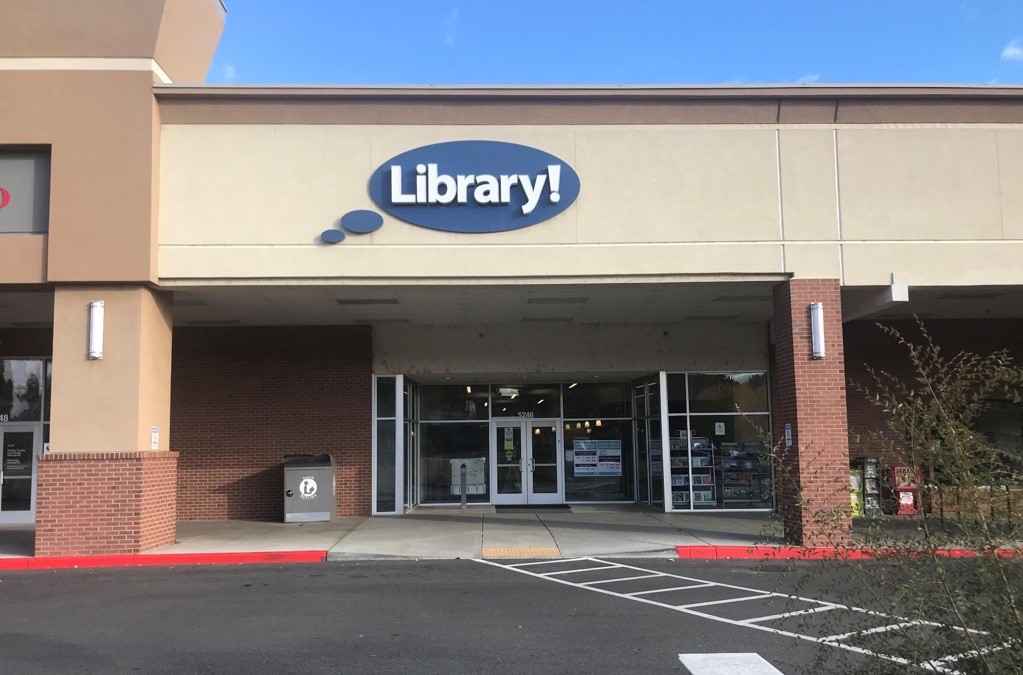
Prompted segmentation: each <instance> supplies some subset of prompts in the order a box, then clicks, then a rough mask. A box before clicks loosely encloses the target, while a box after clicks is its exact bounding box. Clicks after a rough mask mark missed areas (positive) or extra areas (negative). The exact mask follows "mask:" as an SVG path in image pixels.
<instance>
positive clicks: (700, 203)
mask: <svg viewBox="0 0 1023 675" xmlns="http://www.w3.org/2000/svg"><path fill="white" fill-rule="evenodd" d="M576 152H577V157H578V160H577V167H576V170H577V171H578V172H579V174H580V176H581V178H582V181H583V192H584V195H583V196H582V197H581V198H580V203H579V205H578V207H577V208H578V210H579V239H580V241H582V242H652V241H664V242H671V241H765V240H767V241H770V240H776V239H779V228H778V201H777V200H778V182H777V168H776V167H777V160H776V153H775V138H774V132H773V131H772V130H770V129H757V128H751V129H710V128H702V129H701V128H688V127H619V128H615V127H588V128H581V129H579V130H578V131H576ZM737 186H742V198H741V199H736V198H735V197H736V187H737Z"/></svg>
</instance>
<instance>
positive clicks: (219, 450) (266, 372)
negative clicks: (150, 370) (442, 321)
mask: <svg viewBox="0 0 1023 675" xmlns="http://www.w3.org/2000/svg"><path fill="white" fill-rule="evenodd" d="M173 359H174V361H173V369H172V376H171V429H170V434H171V435H170V442H171V447H173V448H174V449H175V450H176V451H178V452H180V455H181V458H180V462H179V469H178V514H179V517H180V518H181V519H183V520H190V519H214V520H216V519H226V518H241V519H260V520H279V519H281V518H282V501H283V499H282V490H283V487H282V474H281V468H280V466H281V462H282V461H283V458H284V456H285V455H288V454H303V453H321V452H329V453H331V454H332V455H333V457H334V460H335V463H336V465H337V468H338V473H337V494H338V514H339V515H368V514H369V511H370V495H371V485H370V480H371V474H370V460H371V456H372V451H371V436H370V429H371V415H372V400H371V387H372V342H371V333H370V329H369V328H368V327H353V326H304V327H252V328H176V329H175V331H174V355H173Z"/></svg>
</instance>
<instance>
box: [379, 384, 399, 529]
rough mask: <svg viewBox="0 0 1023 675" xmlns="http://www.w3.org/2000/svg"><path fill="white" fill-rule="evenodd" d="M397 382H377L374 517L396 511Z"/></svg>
mask: <svg viewBox="0 0 1023 675" xmlns="http://www.w3.org/2000/svg"><path fill="white" fill-rule="evenodd" d="M396 386H397V378H395V377H378V378H376V392H375V409H376V421H375V424H376V481H375V483H376V486H375V487H376V505H375V506H376V508H375V511H376V513H394V512H395V511H396V510H397V506H398V505H397V486H396V481H397V474H396V471H397V461H396V460H397V457H396V456H395V453H396V451H397V439H396V437H395V433H396V426H395V425H396V423H397V420H396V419H395V398H396V391H395V387H396Z"/></svg>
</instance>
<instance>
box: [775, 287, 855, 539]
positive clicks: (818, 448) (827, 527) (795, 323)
mask: <svg viewBox="0 0 1023 675" xmlns="http://www.w3.org/2000/svg"><path fill="white" fill-rule="evenodd" d="M814 302H820V303H823V305H824V336H825V347H826V349H825V351H826V355H825V357H824V358H823V359H814V358H812V347H811V340H810V309H809V306H810V304H811V303H814ZM771 338H772V342H773V347H774V377H773V381H774V401H773V416H774V424H773V426H774V432H775V441H776V443H777V444H778V447H779V449H780V450H779V452H780V455H781V457H782V466H781V469H780V472H779V475H778V488H779V494H778V499H779V504H778V505H779V508H780V509H781V510H782V515H783V517H784V522H785V538H786V540H788V541H789V542H790V543H793V544H798V545H805V546H821V545H833V544H842V543H845V542H846V541H848V536H849V529H850V503H849V434H848V422H847V420H846V401H845V386H846V385H845V354H844V348H843V342H842V296H841V286H840V284H839V281H838V280H837V279H793V280H791V281H789V282H787V283H784V284H780V285H779V286H778V287H777V288H775V291H774V318H773V320H772V322H771ZM786 425H790V429H791V441H792V442H791V447H787V445H788V444H787V442H786V434H785V430H786Z"/></svg>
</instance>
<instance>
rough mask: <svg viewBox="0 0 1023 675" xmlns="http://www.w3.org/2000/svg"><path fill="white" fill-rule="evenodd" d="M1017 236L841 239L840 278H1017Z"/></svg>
mask: <svg viewBox="0 0 1023 675" xmlns="http://www.w3.org/2000/svg"><path fill="white" fill-rule="evenodd" d="M1020 260H1023V242H992V243H986V242H975V243H954V244H945V243H933V242H929V243H925V242H906V243H864V244H859V243H847V244H845V275H846V276H845V283H846V284H848V285H861V286H880V285H887V284H889V283H890V282H891V275H892V273H893V272H894V273H896V274H897V275H898V279H899V281H900V282H901V283H906V284H909V285H910V286H971V285H977V286H984V285H997V284H1006V285H1010V284H1020V283H1023V270H1021V265H1020Z"/></svg>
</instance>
